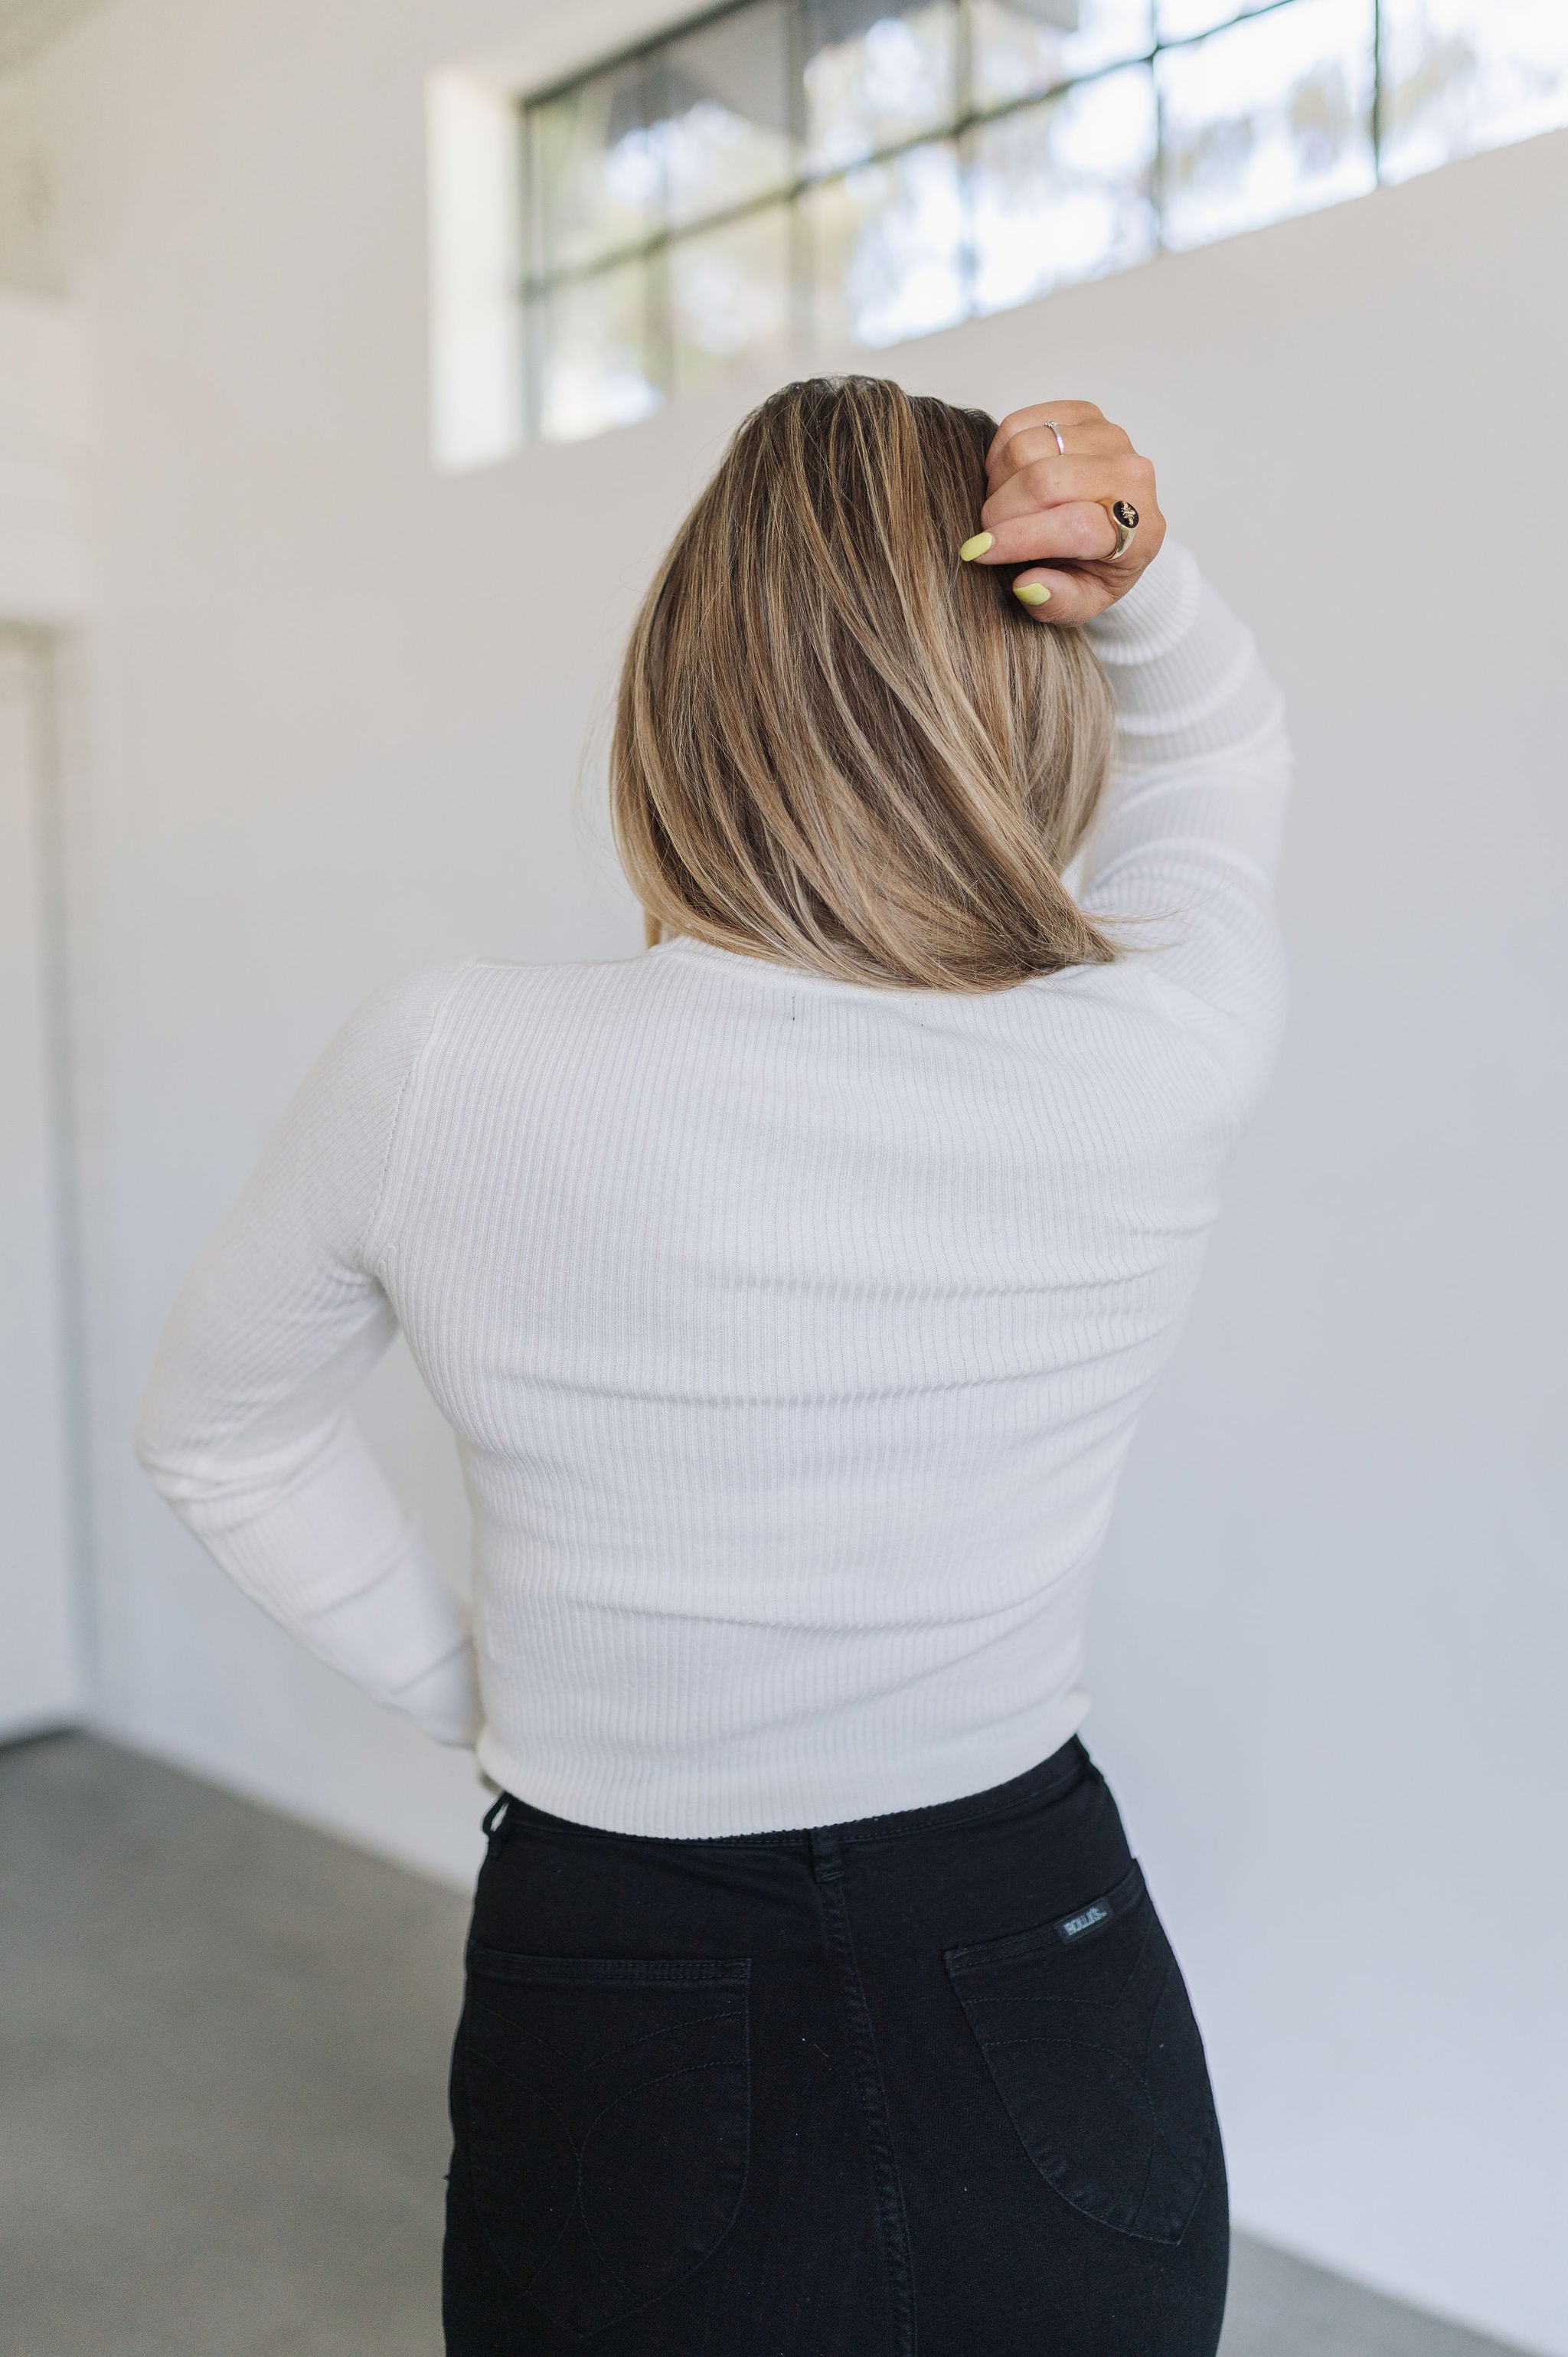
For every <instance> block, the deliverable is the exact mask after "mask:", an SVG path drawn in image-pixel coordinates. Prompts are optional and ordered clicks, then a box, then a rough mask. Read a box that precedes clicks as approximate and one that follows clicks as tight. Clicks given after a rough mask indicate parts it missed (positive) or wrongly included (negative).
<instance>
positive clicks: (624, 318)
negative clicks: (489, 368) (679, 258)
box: [533, 262, 664, 442]
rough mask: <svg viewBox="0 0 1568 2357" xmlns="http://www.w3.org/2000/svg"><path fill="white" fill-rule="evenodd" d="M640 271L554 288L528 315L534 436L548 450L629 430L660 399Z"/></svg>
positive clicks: (633, 268) (628, 266)
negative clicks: (535, 355) (533, 361)
mask: <svg viewBox="0 0 1568 2357" xmlns="http://www.w3.org/2000/svg"><path fill="white" fill-rule="evenodd" d="M649 307H650V306H649V293H648V278H647V271H646V267H645V265H644V264H642V263H640V262H629V263H623V264H621V265H620V267H619V268H618V269H614V270H601V271H599V272H597V273H596V274H595V276H593V277H592V278H581V279H578V280H576V281H575V283H572V284H569V285H564V286H557V287H555V288H554V289H553V291H552V292H551V293H550V294H549V295H547V296H542V297H541V298H540V300H539V302H538V305H537V307H536V309H535V315H534V323H533V324H534V333H535V336H536V338H537V349H538V351H539V406H540V420H539V422H540V431H541V432H542V434H543V435H544V436H545V437H546V438H547V439H548V440H549V441H552V442H578V441H581V440H582V439H583V438H584V436H586V435H589V434H603V433H604V432H605V431H606V430H607V428H608V427H609V426H612V425H634V424H635V423H636V421H637V420H638V418H639V417H646V416H648V415H649V414H650V411H652V410H655V409H657V408H658V407H659V404H660V402H661V401H662V399H663V397H664V396H663V394H662V393H661V392H660V389H659V385H658V383H657V382H656V381H655V371H654V370H653V368H652V366H651V364H650V355H649V344H650V337H649V324H650V323H649Z"/></svg>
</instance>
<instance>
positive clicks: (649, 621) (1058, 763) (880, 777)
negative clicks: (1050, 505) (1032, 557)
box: [610, 376, 1115, 991]
mask: <svg viewBox="0 0 1568 2357" xmlns="http://www.w3.org/2000/svg"><path fill="white" fill-rule="evenodd" d="M995 430H996V429H995V426H994V424H993V420H992V419H991V418H989V417H987V416H986V415H985V414H983V412H982V411H980V410H974V409H954V408H951V407H950V406H949V404H947V403H946V402H942V401H935V400H932V399H929V397H926V396H918V397H914V398H911V397H910V396H909V395H908V394H907V393H903V392H902V391H901V390H900V389H899V387H898V386H897V385H896V384H892V383H890V382H887V381H886V379H884V378H881V377H858V376H852V377H817V378H812V379H810V380H808V381H807V382H803V383H800V384H790V385H786V386H785V387H784V388H783V389H782V390H781V391H780V392H779V393H774V394H773V395H772V396H771V397H770V398H769V399H768V400H767V401H765V402H764V403H763V404H762V405H761V407H760V408H758V409H756V410H754V411H753V412H752V414H751V415H750V416H749V417H748V418H746V421H745V423H744V424H743V425H741V427H740V428H739V430H738V432H737V433H736V436H735V438H734V440H733V441H732V442H731V444H730V446H729V448H728V450H727V451H726V452H725V457H724V459H723V461H722V463H721V464H720V467H719V469H718V472H717V473H716V474H715V475H714V479H713V480H712V481H711V482H710V483H709V485H708V487H707V489H706V490H704V491H703V494H702V496H701V498H700V499H699V500H697V502H696V505H695V506H694V507H693V510H692V511H691V513H690V514H689V515H688V516H687V518H686V521H685V522H684V523H683V524H682V527H681V529H680V531H679V532H678V533H676V535H675V540H674V544H673V545H672V546H671V550H670V552H669V554H668V555H667V556H666V557H665V559H664V562H663V565H661V566H660V571H659V574H658V576H657V578H656V579H655V581H654V583H653V586H652V587H651V588H650V591H649V593H648V597H647V598H646V600H645V601H644V604H643V607H642V610H641V612H640V614H639V617H638V619H637V622H636V625H635V627H634V629H633V630H632V634H631V642H630V645H629V646H628V650H627V655H626V662H625V664H624V667H623V669H622V673H621V681H620V694H619V698H618V709H617V716H616V727H615V737H614V742H613V745H612V748H611V754H610V779H611V799H612V805H613V812H614V820H615V831H616V841H617V845H618V849H619V852H620V856H621V860H622V863H623V865H624V866H625V868H626V870H627V873H628V877H630V879H631V884H632V888H633V889H634V890H635V892H636V893H637V896H638V898H639V900H640V901H641V903H642V906H643V909H644V911H645V914H646V916H647V920H648V938H649V941H650V942H656V941H658V940H660V938H661V937H662V935H663V934H664V933H666V932H671V933H677V934H685V935H689V936H691V937H693V938H694V939H695V940H697V941H702V942H712V943H714V944H716V945H717V946H718V947H719V948H721V949H727V950H737V951H740V952H745V953H747V954H750V955H752V956H758V957H766V958H772V959H776V960H779V961H781V962H782V963H785V964H788V965H795V966H804V967H808V968H811V969H812V970H813V971H815V972H816V973H819V974H831V975H833V976H835V977H837V978H839V979H840V980H843V981H848V982H858V983H869V984H874V985H881V986H883V987H885V988H902V989H911V988H912V989H936V990H970V991H975V990H1000V989H1005V988H1007V987H1008V986H1009V985H1013V984H1015V983H1018V982H1022V981H1024V980H1025V979H1026V977H1027V976H1028V975H1030V974H1054V973H1056V972H1058V970H1059V969H1060V968H1062V967H1064V966H1070V965H1084V964H1102V963H1107V962H1108V961H1109V960H1110V959H1111V958H1112V957H1113V956H1114V955H1115V952H1114V951H1113V950H1112V946H1111V944H1110V943H1109V942H1107V941H1106V939H1105V938H1104V936H1103V935H1102V934H1101V932H1099V931H1097V930H1096V928H1095V927H1094V926H1093V925H1092V924H1090V921H1089V920H1088V918H1087V917H1085V916H1084V914H1083V913H1082V911H1081V910H1080V909H1079V908H1078V906H1077V904H1076V903H1075V902H1074V900H1073V899H1072V898H1071V896H1070V895H1069V893H1068V892H1067V891H1066V890H1065V889H1064V888H1063V885H1062V882H1061V870H1062V868H1063V867H1064V866H1066V865H1067V863H1068V861H1069V859H1070V858H1071V857H1072V855H1073V853H1074V851H1075V850H1076V849H1077V847H1078V845H1079V843H1080V842H1081V841H1082V839H1083V837H1084V835H1085V834H1086V833H1087V831H1088V828H1089V825H1090V821H1091V820H1092V818H1093V816H1094V811H1095V806H1096V803H1097V802H1098V801H1099V798H1100V794H1101V788H1102V786H1103V784H1104V780H1105V776H1106V772H1107V770H1108V767H1109V764H1110V758H1111V748H1112V706H1111V699H1110V694H1109V691H1108V689H1107V687H1106V684H1105V681H1104V678H1103V676H1102V674H1101V670H1100V667H1099V665H1098V664H1097V663H1096V662H1095V660H1094V657H1093V655H1092V654H1091V652H1090V649H1089V647H1088V645H1087V644H1086V643H1085V641H1084V640H1083V638H1082V637H1081V636H1080V634H1079V632H1078V631H1077V630H1059V629H1058V630H1053V629H1042V628H1041V626H1040V625H1039V624H1038V623H1037V622H1035V621H1032V620H1031V619H1029V617H1028V616H1027V615H1026V613H1025V612H1024V611H1023V610H1022V608H1020V607H1019V605H1018V602H1017V600H1016V599H1015V597H1013V595H1012V580H1013V574H1012V572H1011V570H1010V569H1008V568H1006V567H1004V566H995V567H985V566H981V565H962V564H961V563H960V562H959V558H958V548H959V544H960V543H961V541H962V540H964V539H965V538H966V537H967V536H968V535H969V533H972V532H973V531H974V529H975V526H976V518H977V517H978V515H979V512H980V509H981V506H982V503H983V500H984V498H985V455H986V451H987V449H988V448H989V447H990V443H991V439H992V436H993V434H994V432H995Z"/></svg>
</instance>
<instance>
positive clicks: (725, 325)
mask: <svg viewBox="0 0 1568 2357" xmlns="http://www.w3.org/2000/svg"><path fill="white" fill-rule="evenodd" d="M665 266H666V268H667V270H668V272H669V285H670V337H671V356H672V364H673V371H674V389H675V391H676V392H677V393H692V392H694V391H695V390H696V389H697V387H698V386H700V385H703V384H707V383H709V382H711V381H712V380H713V379H714V377H715V376H719V375H721V374H722V373H723V371H725V369H726V368H728V367H730V366H732V365H733V364H734V363H735V362H736V361H739V360H743V359H746V358H749V357H751V356H752V355H754V354H758V353H762V352H766V351H770V350H772V351H776V350H779V349H780V348H781V347H782V346H783V345H784V344H785V343H786V342H787V341H788V339H789V208H788V207H787V206H785V205H769V206H768V208H767V210H765V211H762V212H757V213H750V214H748V215H747V216H746V219H745V220H744V221H731V222H730V223H729V225H728V226H727V227H726V228H725V229H714V230H708V231H704V232H703V234H701V235H699V236H696V237H682V238H677V239H676V241H675V242H674V243H673V245H671V247H670V249H669V252H668V253H667V254H666V255H665Z"/></svg>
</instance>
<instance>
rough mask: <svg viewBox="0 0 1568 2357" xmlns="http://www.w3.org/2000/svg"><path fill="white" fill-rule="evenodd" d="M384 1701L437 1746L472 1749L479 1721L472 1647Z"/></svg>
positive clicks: (467, 1646)
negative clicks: (408, 1719) (402, 1713)
mask: <svg viewBox="0 0 1568 2357" xmlns="http://www.w3.org/2000/svg"><path fill="white" fill-rule="evenodd" d="M387 1700H388V1701H389V1702H390V1703H391V1704H392V1706H393V1708H394V1709H397V1710H401V1711H405V1712H406V1713H407V1715H408V1717H410V1718H412V1719H413V1720H414V1721H415V1722H416V1724H417V1725H419V1726H420V1727H423V1728H424V1732H425V1733H426V1735H429V1736H433V1737H434V1738H435V1741H436V1742H437V1743H449V1744H453V1745H455V1746H457V1747H459V1748H463V1749H471V1748H472V1746H473V1744H474V1742H475V1740H476V1738H478V1732H479V1726H480V1718H481V1714H480V1709H479V1682H478V1669H477V1665H476V1663H475V1658H474V1648H473V1646H472V1645H471V1644H468V1643H464V1644H463V1645H461V1646H459V1647H458V1649H457V1650H456V1652H452V1653H449V1654H448V1655H447V1657H446V1660H445V1661H444V1662H437V1663H435V1667H434V1668H432V1669H429V1670H426V1671H425V1673H424V1676H423V1677H419V1678H415V1679H413V1681H412V1683H411V1684H408V1685H406V1686H403V1687H401V1688H400V1689H399V1690H398V1692H397V1693H396V1694H394V1695H388V1696H387Z"/></svg>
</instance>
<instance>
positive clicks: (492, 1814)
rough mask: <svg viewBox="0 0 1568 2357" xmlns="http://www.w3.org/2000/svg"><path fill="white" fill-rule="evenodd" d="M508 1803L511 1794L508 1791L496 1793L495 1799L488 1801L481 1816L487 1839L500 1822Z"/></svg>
mask: <svg viewBox="0 0 1568 2357" xmlns="http://www.w3.org/2000/svg"><path fill="white" fill-rule="evenodd" d="M510 1805H511V1794H510V1792H501V1793H499V1794H498V1795H497V1797H496V1799H495V1800H493V1801H492V1802H491V1803H490V1805H489V1808H488V1809H487V1810H486V1811H485V1813H484V1818H483V1830H484V1834H485V1837H486V1839H487V1840H488V1839H489V1836H490V1835H492V1834H493V1833H494V1832H495V1831H496V1829H497V1827H498V1826H499V1824H500V1823H501V1820H502V1819H503V1818H504V1816H505V1815H506V1813H507V1811H508V1809H509V1808H510Z"/></svg>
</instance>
